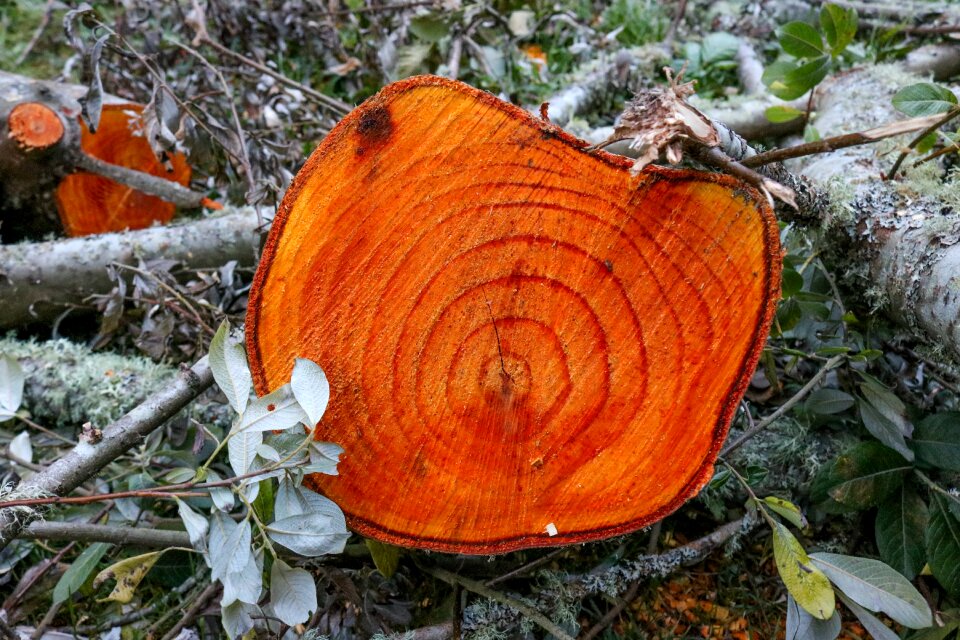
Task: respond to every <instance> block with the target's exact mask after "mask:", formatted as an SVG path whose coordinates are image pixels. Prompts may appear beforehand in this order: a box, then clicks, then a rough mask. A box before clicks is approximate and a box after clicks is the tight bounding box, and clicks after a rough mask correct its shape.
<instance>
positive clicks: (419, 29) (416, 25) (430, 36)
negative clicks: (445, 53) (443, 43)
mask: <svg viewBox="0 0 960 640" xmlns="http://www.w3.org/2000/svg"><path fill="white" fill-rule="evenodd" d="M449 32H450V27H449V25H447V23H446V21H445V20H444V19H443V18H441V17H439V16H436V15H433V14H429V15H425V16H417V17H415V18H413V19H411V20H410V33H412V34H413V35H415V36H417V37H418V38H420V39H421V40H423V41H424V42H431V43H433V42H439V41H440V40H441V39H443V37H444V36H445V35H447V34H448V33H449Z"/></svg>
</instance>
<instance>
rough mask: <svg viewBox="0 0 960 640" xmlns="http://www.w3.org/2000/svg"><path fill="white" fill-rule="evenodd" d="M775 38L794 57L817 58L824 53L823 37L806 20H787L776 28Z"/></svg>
mask: <svg viewBox="0 0 960 640" xmlns="http://www.w3.org/2000/svg"><path fill="white" fill-rule="evenodd" d="M777 39H778V41H779V42H780V46H781V47H782V48H783V50H784V51H785V52H786V53H789V54H790V55H792V56H793V57H794V58H817V57H820V56H822V55H823V54H824V53H826V51H825V50H824V48H823V38H821V37H820V34H819V33H818V32H817V30H816V29H814V28H813V27H811V26H810V25H809V24H807V23H806V22H788V23H787V24H785V25H783V26H782V27H780V28H779V29H777Z"/></svg>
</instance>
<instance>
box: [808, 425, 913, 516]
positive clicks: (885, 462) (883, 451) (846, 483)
mask: <svg viewBox="0 0 960 640" xmlns="http://www.w3.org/2000/svg"><path fill="white" fill-rule="evenodd" d="M910 470H911V466H910V465H909V464H908V463H907V462H906V461H905V460H904V459H903V456H901V455H900V454H898V453H897V452H896V451H893V450H892V449H888V448H887V447H885V446H883V445H882V444H880V443H879V442H872V441H870V442H862V443H860V444H859V445H857V446H855V447H853V448H852V449H850V450H849V451H846V452H844V453H843V454H841V455H840V456H838V457H837V459H836V460H835V461H834V463H833V464H832V465H830V466H828V467H825V468H824V469H823V470H821V472H820V473H818V474H817V477H816V478H815V479H814V482H813V484H812V486H811V487H810V497H811V498H812V499H813V501H814V502H824V501H826V500H827V498H833V499H834V500H836V501H837V502H838V503H840V504H842V505H845V506H848V507H852V508H854V509H867V508H869V507H872V506H876V505H877V504H879V503H880V502H881V501H883V500H884V498H886V497H887V496H889V495H890V494H891V493H893V492H894V491H895V490H896V489H898V488H899V487H900V486H901V485H902V484H903V478H904V476H905V475H906V474H907V473H908V472H909V471H910Z"/></svg>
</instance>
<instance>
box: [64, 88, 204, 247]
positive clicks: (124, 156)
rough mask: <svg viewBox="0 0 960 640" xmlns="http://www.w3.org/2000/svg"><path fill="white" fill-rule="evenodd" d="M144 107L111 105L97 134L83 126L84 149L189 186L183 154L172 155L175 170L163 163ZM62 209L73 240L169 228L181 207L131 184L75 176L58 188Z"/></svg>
mask: <svg viewBox="0 0 960 640" xmlns="http://www.w3.org/2000/svg"><path fill="white" fill-rule="evenodd" d="M142 112H143V107H142V106H141V105H139V104H107V105H104V106H103V112H102V113H101V114H100V124H99V127H98V128H97V132H96V133H90V130H89V129H88V128H87V125H86V123H84V122H83V121H81V122H80V129H81V131H80V133H81V138H80V146H81V148H82V149H83V151H84V152H85V153H87V154H89V155H91V156H93V157H95V158H99V159H100V160H105V161H107V162H109V163H111V164H118V165H120V166H122V167H127V168H130V169H136V170H137V171H142V172H144V173H149V174H150V175H153V176H156V177H158V178H166V179H167V180H171V181H173V182H178V183H179V184H181V185H184V186H186V185H187V184H189V182H190V174H191V170H190V166H189V165H188V164H187V159H186V156H184V155H183V154H182V153H175V154H172V156H171V158H170V169H171V170H170V171H167V167H166V166H164V164H163V163H162V162H160V161H159V160H157V156H156V155H155V154H154V152H153V149H152V148H151V147H150V143H149V142H147V139H146V137H144V136H145V134H144V132H143V131H142V128H143V127H142V123H141V122H140V117H139V114H141V113H142ZM56 199H57V209H58V210H59V212H60V220H61V222H63V227H64V230H65V231H66V232H67V235H70V236H85V235H90V234H94V233H108V232H110V231H123V230H124V229H143V228H145V227H149V226H150V225H152V224H153V223H155V222H160V223H167V222H170V220H171V218H173V214H174V212H175V211H176V206H175V205H173V204H171V203H169V202H166V201H164V200H161V199H160V198H157V197H155V196H149V195H147V194H145V193H141V192H140V191H137V190H136V189H133V188H131V187H128V186H126V185H122V184H119V183H117V182H114V181H113V180H110V179H109V178H104V177H103V176H97V175H94V174H92V173H74V174H71V175H69V176H67V177H65V178H64V179H63V180H61V181H60V184H59V185H58V186H57V191H56Z"/></svg>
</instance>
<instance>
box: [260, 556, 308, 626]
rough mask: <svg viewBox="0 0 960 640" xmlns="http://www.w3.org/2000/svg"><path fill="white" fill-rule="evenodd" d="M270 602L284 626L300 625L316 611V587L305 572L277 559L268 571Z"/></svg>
mask: <svg viewBox="0 0 960 640" xmlns="http://www.w3.org/2000/svg"><path fill="white" fill-rule="evenodd" d="M270 602H271V604H273V612H274V614H275V615H276V616H277V617H278V618H280V620H281V621H283V623H284V624H286V625H290V626H293V625H295V624H302V623H304V622H306V621H307V620H309V619H310V614H311V613H312V612H314V611H316V610H317V585H316V583H315V582H314V580H313V577H312V576H311V575H310V574H309V573H308V572H307V571H304V570H303V569H298V568H294V567H291V566H290V565H288V564H287V563H286V562H284V561H283V560H281V559H280V558H277V559H276V560H274V561H273V567H272V568H271V570H270Z"/></svg>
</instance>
